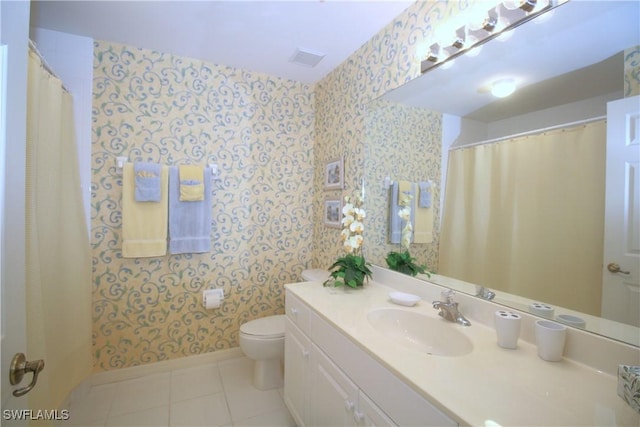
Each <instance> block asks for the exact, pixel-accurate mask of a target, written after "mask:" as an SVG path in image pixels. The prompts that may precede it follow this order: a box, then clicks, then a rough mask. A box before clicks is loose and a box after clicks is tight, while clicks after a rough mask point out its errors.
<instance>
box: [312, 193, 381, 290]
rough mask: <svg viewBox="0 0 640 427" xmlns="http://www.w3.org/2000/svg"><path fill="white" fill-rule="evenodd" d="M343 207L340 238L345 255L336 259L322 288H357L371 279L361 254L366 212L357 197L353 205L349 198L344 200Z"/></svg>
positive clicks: (367, 266) (369, 271)
mask: <svg viewBox="0 0 640 427" xmlns="http://www.w3.org/2000/svg"><path fill="white" fill-rule="evenodd" d="M344 201H345V205H344V207H343V208H342V232H341V233H340V237H341V238H342V242H343V248H344V251H345V255H344V256H342V257H340V258H338V259H337V260H336V262H334V263H333V265H332V266H331V267H329V270H333V271H331V274H330V278H329V279H328V280H327V281H325V282H324V286H328V285H333V286H348V287H350V288H358V287H362V286H364V283H365V281H366V280H367V279H369V278H371V270H370V269H369V263H367V261H366V260H365V258H364V255H363V254H362V245H363V243H364V238H363V237H362V234H363V232H364V224H363V221H364V218H365V217H366V212H365V210H364V209H362V207H361V206H362V199H361V198H360V197H357V198H356V200H355V201H354V203H351V198H350V197H349V196H346V197H345V198H344Z"/></svg>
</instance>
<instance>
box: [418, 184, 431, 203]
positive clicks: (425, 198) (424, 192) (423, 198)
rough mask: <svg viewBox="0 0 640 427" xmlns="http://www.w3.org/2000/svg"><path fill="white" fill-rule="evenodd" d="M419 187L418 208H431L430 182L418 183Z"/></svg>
mask: <svg viewBox="0 0 640 427" xmlns="http://www.w3.org/2000/svg"><path fill="white" fill-rule="evenodd" d="M418 186H419V187H420V198H419V199H418V207H419V208H430V207H431V181H425V182H420V183H418Z"/></svg>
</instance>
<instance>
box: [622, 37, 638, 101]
mask: <svg viewBox="0 0 640 427" xmlns="http://www.w3.org/2000/svg"><path fill="white" fill-rule="evenodd" d="M635 95H640V46H633V47H630V48H629V49H627V50H625V51H624V96H625V97H628V96H635Z"/></svg>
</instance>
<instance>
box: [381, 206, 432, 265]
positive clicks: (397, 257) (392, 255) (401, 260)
mask: <svg viewBox="0 0 640 427" xmlns="http://www.w3.org/2000/svg"><path fill="white" fill-rule="evenodd" d="M400 206H402V208H401V209H400V210H399V211H398V216H399V217H400V219H401V220H402V222H403V223H404V227H402V236H401V239H400V247H401V251H400V252H395V251H391V252H389V253H388V254H387V258H386V261H387V265H388V266H389V268H390V269H391V270H394V271H398V272H400V273H404V274H408V275H410V276H415V275H417V274H418V273H423V274H426V275H427V276H431V275H430V274H429V272H428V271H427V267H426V266H424V265H418V264H416V263H415V261H416V259H415V258H413V257H412V256H411V254H410V253H409V247H410V246H411V235H412V232H413V227H412V225H411V196H410V195H409V194H405V195H403V196H402V199H401V200H400Z"/></svg>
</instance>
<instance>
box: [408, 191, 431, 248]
mask: <svg viewBox="0 0 640 427" xmlns="http://www.w3.org/2000/svg"><path fill="white" fill-rule="evenodd" d="M422 184H423V183H420V184H419V185H420V186H422ZM432 190H433V187H432V186H431V183H429V187H428V194H429V203H428V207H423V206H421V205H422V203H421V201H422V195H423V194H424V193H427V192H426V191H423V190H422V187H421V188H420V202H419V203H417V205H416V216H415V227H414V229H413V243H431V242H432V241H433V208H432Z"/></svg>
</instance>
